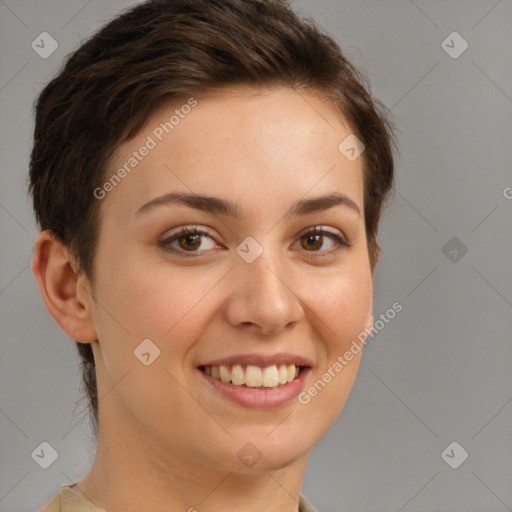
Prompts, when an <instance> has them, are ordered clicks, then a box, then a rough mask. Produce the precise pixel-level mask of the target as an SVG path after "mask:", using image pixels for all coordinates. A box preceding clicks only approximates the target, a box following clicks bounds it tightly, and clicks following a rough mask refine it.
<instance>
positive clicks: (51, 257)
mask: <svg viewBox="0 0 512 512" xmlns="http://www.w3.org/2000/svg"><path fill="white" fill-rule="evenodd" d="M77 269H78V265H77V264H76V262H75V261H74V259H73V257H72V256H71V253H70V251H69V250H68V249H67V247H66V246H65V245H63V244H62V243H61V242H60V241H59V240H58V239H57V237H56V236H55V235H54V233H53V232H52V231H50V230H45V231H41V233H39V235H38V237H37V240H36V245H35V250H34V257H33V258H32V272H33V273H34V276H35V278H36V280H37V284H38V286H39V291H40V292H41V296H42V298H43V301H44V303H45V304H46V307H47V309H48V311H49V312H50V313H51V315H52V316H53V318H55V320H56V321H57V323H58V324H59V325H60V326H61V328H62V329H63V330H64V332H66V334H67V335H68V336H70V337H71V338H73V339H74V340H76V341H80V342H82V343H91V342H93V341H96V340H97V334H96V330H95V328H94V325H93V321H92V311H93V305H94V302H93V299H92V295H91V289H90V284H89V282H88V280H87V279H86V277H85V275H83V274H81V275H80V277H77Z"/></svg>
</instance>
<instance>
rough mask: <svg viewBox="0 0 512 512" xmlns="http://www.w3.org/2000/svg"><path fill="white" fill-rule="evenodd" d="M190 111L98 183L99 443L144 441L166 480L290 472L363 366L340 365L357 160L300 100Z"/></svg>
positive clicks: (322, 111) (169, 110)
mask: <svg viewBox="0 0 512 512" xmlns="http://www.w3.org/2000/svg"><path fill="white" fill-rule="evenodd" d="M187 100H188V98H185V99H184V100H183V101H182V102H177V101H176V100H173V102H169V103H166V104H162V105H161V107H160V108H159V110H158V111H156V112H155V113H154V115H152V117H151V118H150V119H149V121H148V123H147V124H146V126H145V127H144V128H143V130H141V132H140V133H139V134H138V135H137V136H136V137H135V138H134V139H132V140H130V141H128V142H126V143H125V144H123V145H122V146H121V147H119V148H118V150H117V151H116V153H115V155H114V158H113V159H112V161H111V162H110V164H109V172H107V174H106V181H107V180H108V179H109V178H110V177H111V176H113V175H114V174H116V173H117V176H118V177H119V178H120V179H114V180H111V185H110V186H109V185H106V186H105V187H103V189H102V190H103V191H107V190H108V192H106V193H105V194H103V192H99V191H98V192H97V195H98V197H103V196H104V197H103V198H102V199H95V200H100V201H101V206H100V214H101V228H100V236H99V242H98V248H97V252H96V259H95V267H94V271H95V276H96V279H95V283H94V286H93V287H92V291H93V295H94V298H95V302H94V304H93V314H92V320H91V321H92V323H93V325H94V329H95V332H96V334H97V339H98V343H97V344H96V343H94V344H93V345H94V350H95V358H96V364H97V378H98V385H99V387H100V396H101V394H102V393H105V392H106V391H107V390H109V392H108V394H107V395H105V397H104V398H103V399H101V400H100V406H99V407H100V423H101V422H103V424H102V425H101V427H100V432H101V429H102V428H106V429H107V430H109V429H110V431H111V432H114V430H116V432H117V433H116V435H119V436H124V437H125V438H126V439H129V440H131V441H135V440H136V439H144V446H145V450H147V451H148V453H151V454H152V456H154V457H155V458H157V459H158V460H159V461H160V463H161V464H162V465H165V464H167V463H170V461H172V460H177V459H179V460H187V461H189V463H190V464H193V465H195V466H196V467H197V466H201V465H202V466H208V467H210V468H220V469H222V470H226V471H235V472H243V471H250V470H251V469H250V466H251V464H250V463H248V461H249V459H247V455H249V456H251V455H253V456H256V457H261V458H260V459H259V461H258V463H257V465H255V466H254V468H255V469H254V470H269V469H275V468H279V467H284V466H287V465H289V464H291V463H293V462H294V461H296V460H298V459H299V458H300V457H302V456H305V455H307V452H308V451H309V450H310V449H311V447H312V446H313V445H314V444H315V443H316V442H317V441H318V440H319V438H320V437H321V436H322V435H323V434H324V433H325V432H326V430H327V429H328V428H329V427H330V426H331V424H332V423H333V422H334V420H335V419H336V417H337V415H338V414H339V412H340V411H341V409H342V408H343V405H344V404H345V401H346V399H347V397H348V394H349V392H350V390H351V387H352V384H353V382H354V379H355V376H356V373H357V369H358V366H359V360H360V357H361V351H359V352H357V353H355V352H356V351H355V350H353V351H352V358H351V360H350V361H348V360H347V358H345V357H344V355H345V354H346V353H347V351H350V347H351V346H353V341H354V340H356V341H357V337H358V335H360V333H361V332H362V331H364V329H365V328H369V327H370V326H371V309H372V274H371V268H370V264H369V259H368V250H367V241H366V233H365V227H364V216H363V215H364V213H363V174H362V173H363V171H362V165H363V162H362V158H357V159H355V160H353V161H351V160H349V159H347V158H346V157H345V156H344V155H343V154H342V153H341V152H340V151H339V149H338V146H339V144H340V142H341V141H343V140H344V139H345V138H346V137H347V136H348V135H349V134H350V133H351V130H350V128H349V127H348V125H347V123H346V121H344V119H343V118H342V117H341V116H340V115H339V114H338V113H337V111H336V110H335V108H334V107H333V106H332V105H331V104H330V103H328V102H327V101H326V100H324V99H322V98H321V97H319V96H316V95H314V94H312V93H301V94H298V93H297V92H295V91H293V90H291V89H289V88H272V89H262V90H257V89H254V88H249V87H241V86H240V87H236V88H230V89H224V90H223V91H217V92H216V93H212V92H210V93H209V94H208V95H205V96H195V101H196V103H195V102H194V101H189V102H188V103H187ZM184 105H189V107H190V108H187V107H185V106H184ZM176 110H177V111H178V113H176V114H175V111H176ZM173 114H174V119H172V121H171V122H172V123H173V124H172V128H169V126H171V125H170V124H169V125H165V124H164V123H165V122H169V119H170V117H171V116H172V115H173ZM177 119H179V121H177ZM163 126H165V127H166V128H167V130H168V133H167V132H166V131H165V129H164V128H162V127H163ZM143 146H145V147H146V148H149V149H147V150H143V149H141V148H142V147H143ZM134 152H136V154H134ZM131 157H132V158H135V159H136V162H135V160H131V161H130V158H131ZM130 162H131V163H130ZM124 164H127V165H126V166H125V170H126V169H129V171H127V172H125V173H123V172H120V173H118V169H120V168H122V167H123V165H124ZM112 183H114V184H115V186H114V185H112ZM177 194H182V196H181V199H179V197H180V196H178V195H177ZM192 195H197V196H206V197H207V198H208V199H207V200H204V199H203V200H200V199H198V198H197V197H196V198H195V199H194V198H193V197H191V196H192ZM184 196H190V197H189V198H188V199H186V198H184ZM323 196H329V197H328V198H327V199H325V200H324V201H316V202H315V201H313V200H315V199H318V198H320V197H323ZM340 198H341V199H340ZM333 199H334V200H333ZM225 203H227V205H226V204H225ZM185 229H186V231H184V230H185ZM144 340H145V341H144ZM358 343H359V346H360V345H361V343H360V342H358ZM340 357H341V358H343V361H345V364H343V363H341V362H340ZM336 362H338V365H336ZM294 364H296V365H298V366H300V367H301V368H300V373H299V374H298V377H295V374H296V372H297V370H295V366H293V365H294ZM286 365H288V366H286ZM340 365H341V370H340V369H339V368H340ZM221 366H225V368H224V369H222V368H221ZM274 366H275V368H274ZM283 366H284V369H283ZM240 367H241V368H240ZM288 371H289V372H290V374H289V375H288ZM219 373H220V377H221V378H219ZM326 374H327V376H326ZM226 376H227V377H226ZM329 377H330V378H329ZM229 378H232V379H233V380H235V381H236V382H238V383H241V382H246V384H244V385H237V384H235V383H229V382H224V381H223V380H228V379H229ZM260 379H262V380H260ZM289 379H293V380H291V381H290V382H288V380H289ZM319 380H320V384H319V383H318V382H319ZM263 381H264V382H263ZM283 382H286V384H283ZM315 382H316V383H317V384H316V388H315V387H314V385H315ZM262 383H263V384H265V385H263V386H261V385H262ZM311 389H313V391H311ZM314 389H316V393H315V391H314ZM101 390H103V391H101ZM114 425H115V426H116V427H114ZM120 425H122V428H120V427H119V426H120ZM100 435H101V434H100ZM131 441H128V442H131ZM247 443H252V445H251V446H248V445H246V444H247Z"/></svg>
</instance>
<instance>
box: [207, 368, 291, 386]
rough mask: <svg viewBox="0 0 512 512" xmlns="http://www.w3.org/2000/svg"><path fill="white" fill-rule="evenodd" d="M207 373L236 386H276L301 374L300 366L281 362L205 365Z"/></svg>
mask: <svg viewBox="0 0 512 512" xmlns="http://www.w3.org/2000/svg"><path fill="white" fill-rule="evenodd" d="M202 368H203V371H204V373H206V375H210V376H212V377H213V378H214V379H220V380H222V381H223V382H231V383H232V384H235V385H236V386H243V385H244V384H245V385H246V386H249V387H261V386H263V387H266V388H274V387H276V386H278V385H280V384H281V385H283V384H286V383H287V382H291V381H292V380H293V379H295V377H297V376H298V375H299V367H298V366H297V365H295V364H280V365H275V364H274V365H272V366H267V367H265V368H261V367H259V366H253V365H250V364H249V365H247V366H242V365H240V364H234V365H232V366H224V365H221V366H203V367H202Z"/></svg>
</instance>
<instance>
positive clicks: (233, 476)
mask: <svg viewBox="0 0 512 512" xmlns="http://www.w3.org/2000/svg"><path fill="white" fill-rule="evenodd" d="M104 427H108V424H107V425H105V424H102V429H100V434H99V438H98V448H97V452H96V457H95V461H94V464H93V466H92V468H91V470H90V472H89V473H88V474H87V475H86V476H85V477H84V478H83V479H82V480H81V481H80V482H79V483H78V484H77V485H76V486H75V487H74V488H73V490H74V491H75V492H77V493H79V494H81V495H82V496H84V497H85V498H87V499H88V500H90V501H92V502H93V503H94V504H95V505H96V506H98V507H101V508H103V509H105V510H106V511H108V512H132V511H133V512H136V511H137V512H138V511H139V510H152V511H153V512H164V511H165V512H183V511H187V512H197V511H201V512H215V511H218V510H237V511H240V512H261V511H262V510H264V511H265V512H278V511H279V512H297V511H298V502H299V496H300V488H301V486H302V481H303V478H304V473H305V471H306V466H307V459H308V453H305V454H304V455H302V456H300V457H299V458H298V459H296V460H295V461H293V462H291V463H290V464H289V465H287V466H286V467H283V468H266V469H261V470H255V467H253V468H251V469H248V470H247V471H246V472H244V473H241V472H237V470H235V469H234V468H229V467H223V464H222V463H221V462H222V461H219V462H218V463H215V462H214V461H209V463H208V464H204V461H200V460H193V459H192V458H190V457H187V456H184V454H182V453H179V451H178V450H174V451H172V450H170V449H168V447H165V448H164V447H162V446H161V445H160V446H159V445H158V444H157V443H155V442H154V441H151V440H148V439H147V437H148V436H147V434H146V436H145V437H144V435H143V434H142V432H139V433H138V434H137V433H136V432H134V433H133V434H132V435H130V433H129V432H130V430H129V429H125V428H123V429H119V428H118V427H117V428H116V429H113V435H110V429H108V428H104ZM132 432H133V431H132ZM134 434H136V435H134ZM140 439H144V442H140V441H139V440H140ZM171 451H172V453H171ZM201 462H203V464H202V465H201Z"/></svg>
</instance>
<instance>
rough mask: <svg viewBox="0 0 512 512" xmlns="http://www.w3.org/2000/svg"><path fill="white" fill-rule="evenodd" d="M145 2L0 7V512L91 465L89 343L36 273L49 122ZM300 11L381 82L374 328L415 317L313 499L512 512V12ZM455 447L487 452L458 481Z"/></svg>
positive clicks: (375, 353)
mask: <svg viewBox="0 0 512 512" xmlns="http://www.w3.org/2000/svg"><path fill="white" fill-rule="evenodd" d="M133 3H134V2H129V1H123V0H116V1H114V0H110V1H99V0H90V1H86V0H72V1H63V0H60V1H49V0H47V1H36V0H31V1H28V0H16V1H15V0H3V1H0V49H1V50H0V51H1V60H0V112H1V125H0V130H1V149H0V159H1V187H0V226H1V246H0V250H1V266H0V308H1V345H0V346H1V358H0V365H1V382H0V394H1V395H0V396H1V403H0V405H1V408H0V429H1V438H0V511H1V512H21V511H23V512H25V511H26V512H29V511H30V512H33V511H34V510H36V509H38V508H39V507H40V506H42V505H43V504H44V503H46V501H47V500H49V499H50V498H51V496H53V495H54V494H55V493H56V492H57V491H58V487H59V486H60V485H62V484H65V483H69V482H72V481H73V482H75V481H77V480H79V479H80V478H81V477H82V476H83V475H84V474H85V473H86V472H87V471H88V469H89V468H90V465H91V464H92V461H93V457H94V446H93V445H91V443H90V441H89V439H88V435H89V426H88V422H87V418H86V416H85V415H84V413H83V410H81V409H80V407H78V408H77V409H76V411H75V410H74V403H75V400H76V399H77V398H78V397H79V396H80V390H79V385H80V372H79V368H78V365H77V361H78V358H77V355H76V354H75V347H74V342H73V341H72V340H70V339H69V338H68V337H67V336H66V335H65V334H64V333H63V332H62V331H61V330H60V328H59V327H58V326H57V324H56V323H55V322H54V320H53V318H52V317H51V316H50V314H49V313H48V312H47V311H46V308H45V306H44V304H43V302H42V300H41V298H40V294H39V290H38V288H37V285H36V281H35V279H34V277H33V275H32V273H31V270H30V261H31V256H32V248H33V244H34V240H35V237H36V234H37V228H36V226H35V223H34V220H33V216H32V210H31V205H30V203H29V201H28V199H27V197H26V194H25V177H26V174H27V164H28V155H29V151H30V147H31V136H32V130H33V119H32V112H31V107H32V103H33V101H34V99H35V97H36V94H37V93H38V91H40V89H41V87H42V86H43V85H44V84H45V83H46V82H47V81H48V80H49V79H50V78H51V76H52V75H53V74H54V73H55V72H56V70H57V69H58V67H59V66H60V64H61V62H62V59H63V57H64V56H65V55H66V54H67V53H68V52H70V51H71V50H73V49H74V48H76V47H77V46H78V45H79V42H80V40H81V39H83V38H84V37H86V36H89V35H90V34H91V33H92V32H93V31H94V30H96V29H97V28H98V27H99V26H100V25H102V24H103V23H104V22H105V21H107V20H108V19H110V18H111V17H112V16H114V15H116V14H117V13H119V11H120V9H123V8H125V7H128V6H129V5H131V4H133ZM293 4H294V5H295V6H296V7H297V9H298V10H299V11H301V12H303V13H304V14H311V15H312V16H313V17H314V18H315V19H316V20H317V21H318V22H319V24H320V25H322V26H323V27H325V28H326V29H327V30H328V31H330V32H331V33H332V34H333V35H334V36H335V37H336V38H337V39H338V40H339V41H340V43H342V45H343V46H344V48H345V51H346V53H347V55H348V56H349V58H351V59H352V60H353V61H354V62H355V63H356V64H357V65H359V66H360V67H362V68H363V70H364V71H366V72H367V73H368V76H369V78H370V80H371V83H372V91H373V92H374V94H375V95H376V96H377V97H378V98H380V99H381V100H382V101H383V102H384V103H385V104H386V105H388V106H389V107H391V108H392V111H393V114H394V116H395V119H396V121H397V123H398V127H399V130H400V131H399V134H398V135H399V138H400V147H401V151H402V157H401V159H400V160H399V161H398V162H397V192H396V194H395V198H394V200H393V202H392V203H391V204H390V207H389V208H388V209H387V210H386V212H385V214H384V217H383V219H382V225H381V232H380V240H381V243H382V245H383V252H382V259H381V262H380V264H379V266H378V269H377V273H376V278H375V298H374V317H375V318H378V316H379V314H380V313H384V312H385V311H386V309H388V308H389V307H390V306H391V305H392V304H393V303H394V302H395V301H399V302H400V303H401V304H402V305H403V310H402V311H401V312H400V313H398V314H397V315H396V317H395V318H394V319H393V320H391V321H390V322H389V323H388V324H387V325H386V326H385V327H384V328H383V329H382V330H380V332H379V334H378V335H377V336H375V337H374V338H373V339H370V340H369V343H368V345H367V348H366V350H365V352H364V356H363V360H362V363H361V366H360V372H359V374H358V377H357V379H356V382H355V385H354V388H353V391H352V394H351V395H350V397H349V399H348V402H347V404H346V406H345V408H344V409H343V411H342V413H341V414H340V416H339V418H338V420H337V422H336V424H335V425H333V427H332V428H331V430H330V431H329V432H328V434H327V435H326V436H325V437H324V438H323V439H322V440H321V441H320V442H319V443H318V445H316V446H315V447H314V449H313V450H312V453H311V458H310V463H309V466H308V471H307V473H306V477H305V481H304V486H303V488H302V491H303V493H304V494H305V495H306V496H307V497H308V498H309V499H310V500H311V501H312V503H313V504H314V505H315V506H316V507H317V508H318V510H319V512H334V511H336V512H338V511H354V512H359V511H379V512H382V511H394V512H400V511H402V510H403V511H404V512H420V511H429V512H432V511H464V512H470V511H474V512H477V511H478V512H491V511H493V512H494V511H496V512H501V511H506V510H512V456H511V455H512V428H511V427H512V403H511V402H512V372H511V371H510V369H511V366H512V364H511V363H512V339H511V338H512V336H511V334H510V333H511V332H512V329H511V327H512V314H511V313H512V265H511V264H512V229H511V227H512V223H511V220H512V199H510V198H511V197H512V189H509V188H507V187H512V165H511V163H510V162H511V160H512V158H511V157H512V154H511V153H512V152H511V147H512V139H511V136H512V130H511V128H512V80H511V79H512V2H511V1H510V0H501V1H496V0H490V1H487V0H481V1H453V0H452V1H426V0H423V1H421V0H415V2H413V1H406V0H402V1H398V0H393V1H391V0H379V1H368V0H364V1H361V0H358V1H355V0H352V1H334V0H331V1H328V0H297V1H295V2H293ZM43 31H47V32H49V33H50V34H51V35H52V36H53V37H54V38H55V39H56V40H57V41H58V44H59V47H58V49H57V50H56V51H55V52H54V53H53V54H52V55H51V56H50V57H49V58H47V59H43V58H41V57H40V56H39V55H38V54H37V53H36V52H35V51H34V50H33V49H32V48H31V42H32V41H33V40H34V39H36V37H37V36H38V35H39V34H40V33H41V32H43ZM453 31H457V32H458V33H459V34H460V35H461V36H462V37H463V38H464V39H465V40H466V41H467V42H468V44H469V46H468V48H467V50H466V51H465V52H464V53H462V54H461V55H460V56H458V57H457V58H452V57H451V56H450V55H448V53H447V52H446V51H445V50H444V49H443V47H442V46H441V43H442V42H443V41H444V40H445V39H446V38H447V36H448V35H449V34H451V33H452V32H453ZM452 39H453V38H452ZM447 44H448V45H450V46H453V48H452V50H451V51H452V53H453V52H454V51H455V52H457V51H459V50H460V48H461V45H460V40H457V39H454V40H453V42H452V41H451V39H448V41H447ZM507 191H508V192H510V193H507ZM507 196H508V197H509V199H507ZM453 237H457V239H456V240H455V241H453V240H452V242H450V244H449V245H448V246H446V247H445V244H447V243H448V242H449V240H451V239H452V238H453ZM464 247H466V248H467V253H466V254H463V249H464ZM443 248H444V249H443ZM454 250H455V251H456V252H453V251H454ZM461 256H462V257H461ZM81 405H82V406H85V401H84V402H81ZM81 411H82V412H81ZM74 412H75V415H74V416H73V413H74ZM43 441H46V442H48V443H50V444H51V445H52V446H53V447H54V448H55V449H56V450H57V452H58V459H57V460H56V461H55V462H54V463H53V464H52V465H51V466H50V467H49V468H48V469H42V468H41V467H39V465H38V464H36V462H35V461H34V459H33V458H32V456H31V454H32V453H33V451H34V450H35V449H36V448H37V447H38V446H39V445H40V443H41V442H43ZM453 441H456V442H457V443H459V445H460V446H461V447H463V449H465V450H466V451H467V452H468V454H469V457H468V458H467V460H465V461H464V462H463V463H462V465H460V466H459V467H458V468H457V469H452V467H450V466H449V465H448V464H447V463H446V462H445V460H443V458H442V457H441V453H442V452H443V450H444V449H445V448H446V447H447V446H448V445H450V443H452V442H453ZM448 453H449V455H450V458H449V459H447V460H451V461H455V462H456V461H457V460H458V459H459V457H460V453H461V448H459V447H456V448H455V449H454V451H453V452H451V451H448ZM452 464H453V462H452Z"/></svg>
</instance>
